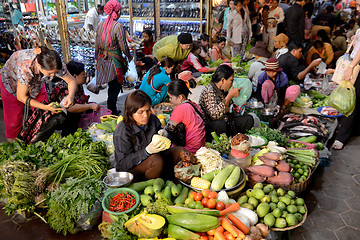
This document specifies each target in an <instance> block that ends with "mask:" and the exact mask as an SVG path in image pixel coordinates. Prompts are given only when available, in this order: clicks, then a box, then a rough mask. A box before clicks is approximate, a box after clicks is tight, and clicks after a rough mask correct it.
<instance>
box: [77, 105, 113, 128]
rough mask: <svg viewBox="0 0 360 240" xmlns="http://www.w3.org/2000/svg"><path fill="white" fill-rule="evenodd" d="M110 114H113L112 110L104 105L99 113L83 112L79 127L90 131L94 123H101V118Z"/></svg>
mask: <svg viewBox="0 0 360 240" xmlns="http://www.w3.org/2000/svg"><path fill="white" fill-rule="evenodd" d="M109 114H111V110H110V109H107V108H105V106H104V105H101V106H100V109H99V110H97V111H91V112H83V113H82V114H81V117H80V121H79V124H78V127H79V128H82V129H88V128H89V126H90V125H91V124H92V123H94V122H96V123H100V122H101V119H100V117H101V116H104V115H109Z"/></svg>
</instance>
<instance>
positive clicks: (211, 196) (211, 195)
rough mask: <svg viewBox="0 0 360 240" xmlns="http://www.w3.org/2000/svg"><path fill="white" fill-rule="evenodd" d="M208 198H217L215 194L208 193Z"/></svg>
mask: <svg viewBox="0 0 360 240" xmlns="http://www.w3.org/2000/svg"><path fill="white" fill-rule="evenodd" d="M209 198H217V192H210V193H209Z"/></svg>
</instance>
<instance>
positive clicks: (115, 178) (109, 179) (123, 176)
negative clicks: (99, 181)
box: [103, 172, 134, 188]
mask: <svg viewBox="0 0 360 240" xmlns="http://www.w3.org/2000/svg"><path fill="white" fill-rule="evenodd" d="M133 178H134V175H132V174H131V173H129V172H108V174H107V176H105V177H104V179H103V182H104V184H105V185H106V186H107V187H109V188H119V187H123V186H126V185H128V184H129V183H130V182H131V181H132V180H133Z"/></svg>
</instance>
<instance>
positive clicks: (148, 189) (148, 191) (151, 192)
mask: <svg viewBox="0 0 360 240" xmlns="http://www.w3.org/2000/svg"><path fill="white" fill-rule="evenodd" d="M144 194H146V195H149V196H152V195H154V189H153V186H147V187H146V188H145V190H144Z"/></svg>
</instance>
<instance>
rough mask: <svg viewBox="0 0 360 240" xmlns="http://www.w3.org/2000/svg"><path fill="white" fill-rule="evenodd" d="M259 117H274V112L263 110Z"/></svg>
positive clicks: (269, 109)
mask: <svg viewBox="0 0 360 240" xmlns="http://www.w3.org/2000/svg"><path fill="white" fill-rule="evenodd" d="M261 115H264V116H274V115H275V111H274V110H273V109H271V108H265V109H263V110H262V111H261Z"/></svg>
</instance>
